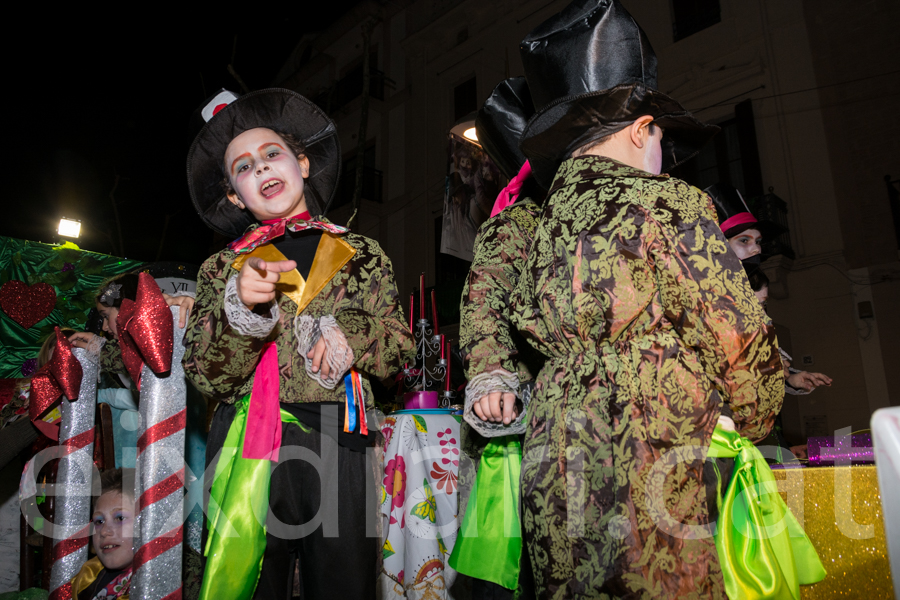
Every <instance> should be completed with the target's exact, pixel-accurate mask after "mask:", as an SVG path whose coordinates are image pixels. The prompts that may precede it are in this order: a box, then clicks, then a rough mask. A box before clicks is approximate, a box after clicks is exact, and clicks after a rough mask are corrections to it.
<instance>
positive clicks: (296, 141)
mask: <svg viewBox="0 0 900 600" xmlns="http://www.w3.org/2000/svg"><path fill="white" fill-rule="evenodd" d="M266 129H271V130H272V131H274V132H275V133H276V134H277V135H278V137H280V138H281V139H283V140H284V142H285V143H286V144H287V146H288V148H289V149H290V151H291V152H293V154H294V158H296V159H298V160H299V159H301V158H303V157H304V156H306V144H304V143H303V140H301V139H300V138H298V137H297V136H296V135H294V134H292V133H287V132H285V131H281V130H280V129H276V128H275V127H266ZM224 160H225V157H224V156H222V161H223V162H224ZM222 171H223V172H224V173H225V175H224V176H223V177H222V189H223V190H224V191H225V194H226V195H228V194H233V193H234V188H233V187H231V179H229V178H228V170H227V169H225V165H224V164H223V165H222Z"/></svg>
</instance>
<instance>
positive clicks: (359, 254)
mask: <svg viewBox="0 0 900 600" xmlns="http://www.w3.org/2000/svg"><path fill="white" fill-rule="evenodd" d="M201 114H202V115H203V117H204V120H205V121H206V124H205V125H204V126H203V129H202V130H201V131H200V133H199V134H198V135H197V137H196V138H195V140H194V142H193V144H192V146H191V149H190V152H189V154H188V184H189V186H190V190H191V197H192V199H193V201H194V205H195V207H196V208H197V211H198V213H199V214H200V217H201V218H202V219H203V220H204V221H205V222H206V223H207V225H209V226H210V227H211V228H213V229H214V230H216V231H218V232H220V233H223V234H225V235H229V236H232V237H238V239H237V240H235V241H234V242H232V243H231V244H230V245H229V246H228V248H227V249H225V250H223V251H221V252H219V253H218V254H216V255H215V256H212V257H211V258H210V259H209V260H207V261H206V262H205V263H204V265H203V266H202V267H201V270H200V275H199V276H198V282H197V304H196V307H195V310H194V313H193V314H192V315H191V319H190V322H189V324H188V329H189V331H188V332H187V334H186V335H185V344H186V346H187V349H186V352H185V359H184V361H185V372H186V373H187V374H188V376H189V377H191V379H192V380H193V381H194V383H195V384H196V385H197V386H198V387H199V388H200V389H201V390H202V391H203V392H204V393H206V394H208V395H210V396H212V397H214V398H216V399H218V400H220V401H222V402H223V403H224V404H223V405H222V406H220V407H219V410H218V411H217V412H216V415H215V417H214V419H213V423H212V426H211V430H210V434H209V441H208V445H207V461H208V463H212V462H215V461H216V456H217V453H218V452H219V450H220V449H222V450H223V454H222V456H223V457H226V458H220V459H219V460H218V463H217V464H216V477H215V482H214V483H213V487H212V494H211V495H212V498H213V499H214V500H215V501H216V505H217V507H218V509H216V508H215V507H212V503H211V510H212V514H211V515H210V523H212V524H213V528H212V530H211V531H210V533H209V541H208V542H207V546H206V553H207V566H206V572H205V575H204V583H203V590H202V592H201V598H216V599H217V600H218V598H224V597H228V598H249V597H255V598H284V597H286V596H287V595H288V592H289V586H290V584H291V577H290V575H291V573H293V564H294V563H293V561H294V556H295V555H299V560H300V565H301V566H300V572H301V574H302V576H301V579H302V581H301V586H302V587H303V591H304V594H303V595H304V597H306V598H324V597H345V598H373V597H374V595H375V559H376V551H377V546H376V539H375V537H374V524H373V523H370V522H369V521H370V517H374V515H375V507H374V504H373V501H372V499H373V498H374V494H368V495H367V489H368V488H371V487H372V486H374V482H373V481H372V472H371V469H367V467H366V454H365V451H366V449H367V448H368V447H370V446H371V445H372V443H371V440H372V437H373V436H371V435H367V419H366V409H368V408H371V407H372V406H373V404H372V393H371V388H370V387H369V383H368V379H367V376H369V375H372V376H375V377H379V378H385V377H388V376H390V375H391V374H393V373H394V372H395V371H396V370H398V369H399V367H400V365H401V364H402V363H404V362H407V361H408V360H409V359H410V358H411V357H412V352H413V343H412V337H411V333H410V332H409V331H408V330H407V328H406V327H405V326H404V317H403V314H402V309H401V308H400V304H399V301H398V300H399V299H398V295H397V289H396V285H395V283H394V278H393V272H392V269H391V264H390V261H389V260H388V258H387V256H385V254H384V253H383V252H382V250H381V248H380V247H379V246H378V244H377V243H376V242H375V241H374V240H371V239H369V238H365V237H363V236H359V235H354V234H351V233H348V232H347V230H346V229H344V228H343V227H338V226H336V225H334V224H332V223H330V222H328V221H327V220H325V218H324V217H323V216H322V215H324V213H325V211H326V209H327V206H328V203H329V201H330V199H331V197H332V195H333V193H334V190H335V187H336V185H337V182H338V178H339V173H340V156H341V155H340V148H339V144H338V139H337V133H336V130H335V127H334V124H333V123H332V122H331V120H330V119H329V118H328V117H327V116H325V114H324V113H322V111H321V110H320V109H319V108H318V107H316V106H315V105H314V104H312V103H311V102H309V101H308V100H307V99H306V98H304V97H302V96H300V95H299V94H296V93H294V92H291V91H289V90H282V89H270V90H261V91H258V92H252V93H249V94H246V95H245V96H242V97H240V98H237V97H236V96H235V95H234V94H231V93H230V92H226V91H224V90H223V92H221V93H220V94H219V95H218V96H217V97H215V98H213V99H212V101H211V102H209V103H208V104H207V105H206V106H205V107H204V108H203V109H202V110H201ZM348 390H353V391H352V392H350V393H349V395H348ZM341 425H343V427H341ZM288 446H299V447H301V448H304V449H308V450H311V451H312V453H313V454H314V455H315V456H316V457H319V458H320V459H321V463H319V464H318V465H316V464H312V463H310V462H308V461H305V460H289V461H288V460H284V461H283V462H284V464H282V465H281V466H280V467H279V468H277V469H274V470H273V471H272V473H271V481H269V470H270V466H269V465H271V463H270V462H269V461H277V460H278V459H279V457H281V458H283V459H284V458H286V456H285V454H284V453H282V454H281V455H280V454H279V448H281V447H284V448H283V450H285V451H287V450H288V448H287V447H288ZM288 454H290V455H291V458H297V456H296V453H294V452H293V450H292V451H291V452H289V453H288ZM301 455H302V456H306V455H305V454H301ZM267 459H268V460H267ZM310 460H314V459H312V458H310ZM267 500H268V502H267ZM266 504H268V506H266ZM370 504H372V506H369V505H370ZM267 508H270V509H271V513H270V517H269V518H267V520H266V523H265V524H266V529H265V530H263V529H262V526H261V525H259V524H258V523H256V520H255V519H242V518H241V516H246V515H248V514H265V513H266V511H267ZM259 511H261V512H259ZM273 519H274V520H273ZM225 521H227V522H228V523H229V524H231V525H234V526H235V527H237V529H238V532H239V534H240V537H239V538H233V537H228V535H227V532H226V531H225V530H226V529H227V525H222V524H223V523H224V522H225ZM303 523H313V525H312V526H310V527H308V529H311V530H312V531H310V532H307V531H302V530H303V529H304V528H303V526H301V525H300V524H303ZM245 525H246V529H242V527H244V526H245ZM220 526H221V527H222V528H221V529H220ZM338 574H343V576H340V575H338ZM257 577H258V578H259V583H258V585H257V583H256V581H257Z"/></svg>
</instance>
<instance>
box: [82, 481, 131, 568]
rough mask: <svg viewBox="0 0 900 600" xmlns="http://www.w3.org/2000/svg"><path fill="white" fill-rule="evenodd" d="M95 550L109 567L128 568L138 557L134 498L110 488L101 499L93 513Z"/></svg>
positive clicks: (105, 565)
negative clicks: (135, 544) (135, 537)
mask: <svg viewBox="0 0 900 600" xmlns="http://www.w3.org/2000/svg"><path fill="white" fill-rule="evenodd" d="M91 524H92V525H93V529H94V531H93V534H92V535H91V541H92V543H93V545H94V552H95V553H96V554H97V556H98V557H99V558H100V562H101V563H103V566H104V567H106V568H107V569H113V570H119V569H125V568H127V567H128V566H130V565H131V561H132V560H133V559H134V501H133V500H132V499H131V498H130V497H128V496H126V495H123V494H119V493H116V492H106V493H105V494H103V495H102V496H100V498H98V499H97V504H96V506H95V507H94V516H93V517H91Z"/></svg>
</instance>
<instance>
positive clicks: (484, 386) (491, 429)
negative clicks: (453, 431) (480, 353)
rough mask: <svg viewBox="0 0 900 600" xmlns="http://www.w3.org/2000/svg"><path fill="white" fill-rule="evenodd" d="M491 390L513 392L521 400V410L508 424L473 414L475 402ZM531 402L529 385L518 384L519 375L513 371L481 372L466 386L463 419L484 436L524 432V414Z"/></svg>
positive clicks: (525, 424)
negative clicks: (485, 419) (482, 418)
mask: <svg viewBox="0 0 900 600" xmlns="http://www.w3.org/2000/svg"><path fill="white" fill-rule="evenodd" d="M492 392H502V393H507V394H514V395H515V396H516V397H517V398H518V399H519V400H520V401H521V402H522V410H521V411H520V413H519V416H518V417H516V418H515V419H514V420H513V421H512V422H510V424H509V425H504V424H503V423H492V422H490V421H482V420H481V419H480V418H479V417H478V415H477V414H475V410H474V408H473V407H474V405H475V402H477V401H478V400H480V399H481V398H482V397H483V396H487V395H488V394H490V393H492ZM530 402H531V386H530V385H524V386H521V388H520V386H519V377H518V376H517V375H516V374H515V373H509V372H507V371H503V370H500V369H498V370H495V371H490V372H488V373H481V374H480V375H476V376H475V377H473V378H472V379H470V380H469V384H468V385H467V386H466V406H465V410H463V419H465V420H466V423H468V424H469V425H471V426H472V429H474V430H475V431H476V432H477V433H479V434H480V435H482V436H484V437H488V438H489V437H498V436H502V435H513V434H522V433H525V428H526V426H527V423H526V421H525V414H526V413H527V412H528V411H527V410H526V409H527V408H528V404H529V403H530Z"/></svg>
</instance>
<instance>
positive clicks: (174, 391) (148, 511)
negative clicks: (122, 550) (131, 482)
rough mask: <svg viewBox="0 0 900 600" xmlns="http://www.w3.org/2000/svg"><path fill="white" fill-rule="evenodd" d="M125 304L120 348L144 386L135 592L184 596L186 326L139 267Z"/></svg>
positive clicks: (145, 598) (148, 599)
mask: <svg viewBox="0 0 900 600" xmlns="http://www.w3.org/2000/svg"><path fill="white" fill-rule="evenodd" d="M126 302H127V301H126ZM123 310H125V312H126V317H125V318H126V319H127V322H124V323H120V322H119V321H118V320H117V322H116V325H117V327H118V328H119V331H120V334H119V339H120V343H121V342H123V340H124V343H123V344H122V355H123V358H124V357H126V355H129V354H130V360H131V362H132V364H131V366H129V371H132V370H134V371H136V370H137V369H136V367H138V366H140V372H139V375H138V377H139V379H135V381H138V389H139V390H140V393H141V397H140V415H141V427H140V430H139V436H138V443H137V445H138V448H137V450H138V459H137V473H136V476H135V481H136V485H137V492H136V496H135V498H136V500H137V511H138V519H137V524H136V527H135V540H134V548H135V554H134V562H133V563H132V568H133V569H134V576H133V578H132V580H131V597H132V598H135V599H140V600H162V599H166V600H169V599H175V598H181V586H182V579H181V546H182V537H183V522H184V440H185V432H184V428H185V422H186V414H187V411H186V391H187V390H186V387H185V386H186V383H185V379H184V369H183V368H182V366H181V358H182V356H183V355H184V346H182V344H181V339H182V337H183V335H184V329H179V328H178V314H179V308H178V307H174V306H173V307H171V309H170V308H169V307H167V306H166V304H165V301H164V300H163V298H162V294H161V292H160V291H159V287H158V286H157V285H156V282H155V281H153V278H152V277H150V276H149V275H147V274H145V273H141V280H140V282H139V284H138V293H137V297H136V299H135V302H134V304H133V306H128V307H126V306H125V302H123V303H122V308H121V309H120V310H119V315H120V317H119V318H120V319H121V318H122V316H121V315H122V312H123ZM123 325H124V327H122V326H123ZM123 330H124V334H123V333H122V331H123ZM173 342H174V343H173ZM126 345H127V346H128V349H127V350H126ZM138 356H139V358H140V359H141V364H140V365H138V364H137V358H136V357H138ZM126 365H128V361H126ZM132 377H134V374H132Z"/></svg>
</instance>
